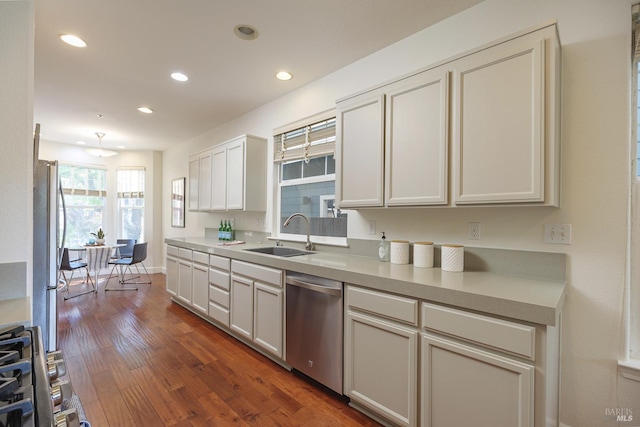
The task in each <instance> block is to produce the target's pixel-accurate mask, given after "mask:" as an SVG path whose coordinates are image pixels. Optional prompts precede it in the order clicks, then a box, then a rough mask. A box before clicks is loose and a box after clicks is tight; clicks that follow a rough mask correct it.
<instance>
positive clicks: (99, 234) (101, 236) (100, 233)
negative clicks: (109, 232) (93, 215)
mask: <svg viewBox="0 0 640 427" xmlns="http://www.w3.org/2000/svg"><path fill="white" fill-rule="evenodd" d="M90 234H91V235H92V236H94V237H95V238H96V244H97V245H104V236H105V234H104V231H102V227H100V228H98V232H96V233H90Z"/></svg>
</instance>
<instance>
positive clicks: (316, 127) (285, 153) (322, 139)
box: [273, 110, 336, 162]
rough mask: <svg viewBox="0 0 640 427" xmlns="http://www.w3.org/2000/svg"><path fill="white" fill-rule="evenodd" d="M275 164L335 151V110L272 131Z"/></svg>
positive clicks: (325, 154) (307, 158) (307, 159)
mask: <svg viewBox="0 0 640 427" xmlns="http://www.w3.org/2000/svg"><path fill="white" fill-rule="evenodd" d="M273 140H274V144H273V147H274V155H273V160H274V161H275V162H288V161H292V160H305V161H306V162H308V161H309V159H311V158H313V157H321V156H327V155H330V154H334V153H335V151H336V116H335V110H330V111H325V112H324V113H320V114H317V115H315V116H312V117H309V118H307V119H303V120H300V121H298V122H295V123H292V124H291V125H288V126H284V127H281V128H279V129H276V130H274V137H273Z"/></svg>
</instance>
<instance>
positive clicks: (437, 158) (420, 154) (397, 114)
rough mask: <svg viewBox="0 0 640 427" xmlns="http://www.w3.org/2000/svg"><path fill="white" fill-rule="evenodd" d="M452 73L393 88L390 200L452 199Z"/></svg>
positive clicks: (388, 122) (425, 76)
mask: <svg viewBox="0 0 640 427" xmlns="http://www.w3.org/2000/svg"><path fill="white" fill-rule="evenodd" d="M448 99H449V79H448V72H447V71H442V70H441V69H439V70H437V71H430V72H424V73H421V74H419V75H417V76H414V77H411V78H409V79H406V80H402V81H401V82H400V83H397V84H395V85H393V86H392V87H391V88H389V90H388V91H387V101H386V109H387V110H386V115H385V119H386V128H385V135H386V138H385V201H386V204H387V205H388V206H403V205H438V204H446V203H447V161H448V160H447V147H448V127H449V123H448V117H449V113H448V110H449V103H448Z"/></svg>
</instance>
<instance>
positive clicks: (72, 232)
mask: <svg viewBox="0 0 640 427" xmlns="http://www.w3.org/2000/svg"><path fill="white" fill-rule="evenodd" d="M58 177H59V179H60V184H61V185H62V192H63V193H64V201H65V206H66V227H67V229H66V238H65V242H64V244H65V246H67V247H71V246H81V245H83V244H85V243H86V242H87V241H88V240H89V238H90V237H91V236H90V234H89V233H94V232H96V230H98V228H100V227H102V228H103V229H104V224H105V215H104V212H105V202H106V197H107V192H106V188H107V185H106V182H107V171H106V170H104V169H96V168H89V167H82V166H71V165H63V164H61V165H60V167H59V168H58ZM60 220H61V221H63V220H64V216H63V215H62V214H61V215H60Z"/></svg>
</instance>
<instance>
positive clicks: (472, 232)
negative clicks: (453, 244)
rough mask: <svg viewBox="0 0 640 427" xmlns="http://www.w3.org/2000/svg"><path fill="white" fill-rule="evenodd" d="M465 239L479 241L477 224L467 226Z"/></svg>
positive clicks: (472, 223)
mask: <svg viewBox="0 0 640 427" xmlns="http://www.w3.org/2000/svg"><path fill="white" fill-rule="evenodd" d="M467 238H468V239H469V240H480V223H479V222H470V223H468V224H467Z"/></svg>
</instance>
